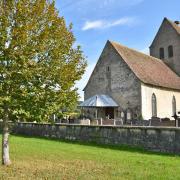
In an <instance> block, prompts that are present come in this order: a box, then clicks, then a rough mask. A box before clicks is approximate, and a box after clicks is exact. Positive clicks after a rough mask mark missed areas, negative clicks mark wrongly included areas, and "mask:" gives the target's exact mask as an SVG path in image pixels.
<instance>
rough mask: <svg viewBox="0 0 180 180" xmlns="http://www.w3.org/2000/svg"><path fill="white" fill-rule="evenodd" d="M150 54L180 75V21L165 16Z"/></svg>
mask: <svg viewBox="0 0 180 180" xmlns="http://www.w3.org/2000/svg"><path fill="white" fill-rule="evenodd" d="M150 55H151V56H154V57H156V58H158V59H161V60H163V61H164V63H166V64H167V65H168V66H169V67H170V68H171V69H172V70H173V71H174V72H175V73H176V74H177V75H178V76H180V22H179V21H174V22H173V21H170V20H169V19H167V18H164V20H163V22H162V24H161V26H160V28H159V30H158V32H157V34H156V36H155V38H154V40H153V42H152V44H151V46H150Z"/></svg>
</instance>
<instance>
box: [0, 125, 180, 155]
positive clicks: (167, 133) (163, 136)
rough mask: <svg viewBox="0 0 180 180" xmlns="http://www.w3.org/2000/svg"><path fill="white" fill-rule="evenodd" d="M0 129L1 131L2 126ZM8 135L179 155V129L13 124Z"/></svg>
mask: <svg viewBox="0 0 180 180" xmlns="http://www.w3.org/2000/svg"><path fill="white" fill-rule="evenodd" d="M0 125H1V127H0V128H1V129H2V124H1V123H0ZM11 131H12V133H13V134H18V135H27V136H38V137H49V138H57V139H62V140H77V141H82V142H95V143H99V144H113V145H116V144H117V145H130V146H134V147H142V148H144V149H148V150H151V151H157V152H168V153H176V154H180V128H172V127H171V128H170V127H142V126H141V127H140V126H139V127H138V126H92V125H91V126H88V125H64V124H55V125H51V124H38V123H15V124H13V123H12V124H11Z"/></svg>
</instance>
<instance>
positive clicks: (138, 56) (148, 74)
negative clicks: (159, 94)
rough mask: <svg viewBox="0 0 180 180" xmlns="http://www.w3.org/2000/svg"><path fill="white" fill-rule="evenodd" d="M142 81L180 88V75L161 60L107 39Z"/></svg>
mask: <svg viewBox="0 0 180 180" xmlns="http://www.w3.org/2000/svg"><path fill="white" fill-rule="evenodd" d="M109 42H110V43H111V45H112V46H113V47H114V48H115V49H116V51H117V52H118V54H119V55H120V56H121V57H122V59H123V60H124V61H125V62H126V64H127V65H128V66H129V68H130V69H131V70H132V71H133V72H134V74H135V75H136V76H137V78H138V79H140V80H141V81H142V82H143V83H146V84H150V85H155V86H159V87H165V88H169V89H176V90H180V77H178V75H176V74H175V73H174V72H173V71H172V70H171V69H170V68H169V67H168V66H167V65H166V64H165V63H164V62H163V61H162V60H160V59H157V58H155V57H152V56H149V55H146V54H143V53H141V52H138V51H136V50H133V49H130V48H128V47H125V46H123V45H120V44H119V43H116V42H112V41H109Z"/></svg>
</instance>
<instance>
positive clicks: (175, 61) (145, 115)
mask: <svg viewBox="0 0 180 180" xmlns="http://www.w3.org/2000/svg"><path fill="white" fill-rule="evenodd" d="M166 21H168V20H166V19H165V20H164V21H163V23H162V25H161V28H160V30H159V31H158V33H157V35H156V37H155V39H154V41H153V43H152V45H151V47H150V54H151V56H148V55H145V54H143V53H140V52H138V51H136V50H133V49H130V48H128V47H125V46H122V45H120V44H118V43H115V42H111V41H107V43H106V45H105V47H104V49H103V52H102V54H101V56H100V58H99V60H98V62H97V64H96V66H95V68H94V71H93V73H92V75H91V77H90V78H89V81H88V83H87V85H86V87H85V88H84V99H85V101H86V100H88V99H89V98H91V97H92V96H94V95H102V94H103V95H108V96H110V97H111V98H112V99H113V100H114V101H115V102H116V103H117V104H118V105H119V106H118V107H103V108H99V111H98V115H97V114H96V116H98V117H99V118H106V117H107V116H109V117H110V118H114V119H119V118H125V119H150V118H151V117H152V116H154V117H160V118H171V116H172V115H174V113H175V112H176V113H177V111H180V77H179V76H178V75H179V74H180V69H179V63H180V54H179V53H180V45H179V46H178V43H179V39H178V38H180V36H179V35H178V33H177V32H176V30H174V31H173V30H172V32H173V33H174V34H175V35H174V36H173V35H172V37H173V39H174V40H172V41H170V40H169V41H167V40H166V41H163V40H161V39H163V38H164V36H165V37H166V35H167V34H166V35H162V34H163V33H166V32H165V30H164V29H166V23H167V22H166ZM171 23H172V22H171ZM167 24H168V23H167ZM176 25H177V24H176ZM177 26H178V25H177ZM167 27H168V28H167V31H169V29H171V28H169V25H167ZM172 28H173V27H172ZM178 28H180V27H179V26H178ZM170 31H171V30H170ZM172 32H171V33H172ZM168 38H169V36H168ZM176 39H177V41H176ZM163 43H164V44H163ZM165 43H167V44H165ZM169 46H171V47H172V48H173V55H172V57H170V58H169V59H168V58H166V56H167V52H165V51H164V57H163V58H162V57H161V60H160V59H159V55H160V54H159V53H162V52H160V51H161V50H160V49H161V48H162V47H163V48H164V49H167V48H169ZM178 48H179V51H178ZM169 51H171V50H169ZM171 53H172V52H171ZM161 55H162V54H161ZM152 56H154V57H152ZM168 56H169V55H168ZM94 111H95V109H94V108H91V107H89V108H85V114H86V115H87V116H88V117H91V118H93V115H94V114H95V112H94Z"/></svg>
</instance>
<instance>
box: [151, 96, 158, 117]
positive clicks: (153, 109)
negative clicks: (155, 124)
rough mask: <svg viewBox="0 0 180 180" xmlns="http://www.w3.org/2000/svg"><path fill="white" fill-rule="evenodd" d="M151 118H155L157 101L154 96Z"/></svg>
mask: <svg viewBox="0 0 180 180" xmlns="http://www.w3.org/2000/svg"><path fill="white" fill-rule="evenodd" d="M152 117H157V100H156V95H155V94H154V93H153V95H152Z"/></svg>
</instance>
